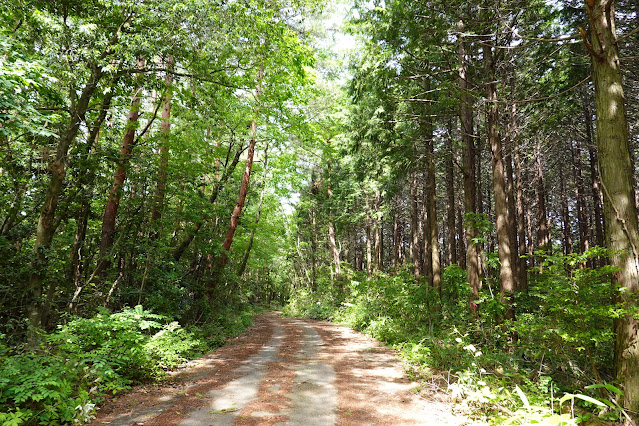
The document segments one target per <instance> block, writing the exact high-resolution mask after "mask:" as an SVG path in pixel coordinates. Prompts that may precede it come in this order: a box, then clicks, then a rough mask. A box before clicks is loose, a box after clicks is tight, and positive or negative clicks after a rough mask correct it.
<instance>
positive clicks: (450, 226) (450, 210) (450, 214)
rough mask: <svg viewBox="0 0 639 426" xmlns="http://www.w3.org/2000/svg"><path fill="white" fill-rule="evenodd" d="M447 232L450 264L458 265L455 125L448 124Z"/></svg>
mask: <svg viewBox="0 0 639 426" xmlns="http://www.w3.org/2000/svg"><path fill="white" fill-rule="evenodd" d="M446 200H447V202H446V231H447V233H448V264H449V265H453V264H457V241H456V239H455V237H456V234H457V230H456V227H455V214H456V208H455V207H456V204H455V169H454V168H453V124H452V123H451V122H450V121H449V122H448V134H447V136H446Z"/></svg>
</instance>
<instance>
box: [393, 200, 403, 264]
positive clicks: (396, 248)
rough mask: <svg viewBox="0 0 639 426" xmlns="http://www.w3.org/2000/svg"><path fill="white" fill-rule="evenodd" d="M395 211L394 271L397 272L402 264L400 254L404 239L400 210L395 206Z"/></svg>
mask: <svg viewBox="0 0 639 426" xmlns="http://www.w3.org/2000/svg"><path fill="white" fill-rule="evenodd" d="M393 210H394V212H393V269H395V270H396V269H397V267H398V266H399V264H400V260H399V253H400V250H401V245H402V237H401V234H400V225H399V211H398V210H399V209H398V207H397V206H396V205H394V206H393Z"/></svg>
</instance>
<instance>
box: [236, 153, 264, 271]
mask: <svg viewBox="0 0 639 426" xmlns="http://www.w3.org/2000/svg"><path fill="white" fill-rule="evenodd" d="M267 170H268V146H267V147H266V149H265V150H264V176H265V177H264V184H263V186H262V190H261V191H260V201H259V203H258V204H257V213H255V224H254V225H255V226H254V228H253V229H251V236H250V237H249V243H248V247H246V251H245V252H244V257H243V258H242V262H241V263H240V267H239V268H237V276H238V277H242V275H244V271H245V270H246V265H247V264H248V259H249V256H250V255H251V249H252V248H253V240H254V239H255V229H256V228H257V225H258V224H259V223H260V216H261V215H262V203H263V202H264V192H265V190H266V171H267Z"/></svg>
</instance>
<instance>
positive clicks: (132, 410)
mask: <svg viewBox="0 0 639 426" xmlns="http://www.w3.org/2000/svg"><path fill="white" fill-rule="evenodd" d="M416 386H417V384H416V383H412V382H410V381H409V380H408V379H406V378H405V377H404V374H403V371H402V365H401V362H400V361H399V360H398V359H397V358H396V357H395V356H394V354H393V351H392V350H390V349H388V348H385V347H383V346H381V345H380V344H379V343H377V342H376V341H375V340H373V339H370V338H368V337H366V336H364V335H362V334H361V333H357V332H355V331H353V330H351V329H349V328H346V327H341V326H337V325H334V324H330V323H326V322H319V321H310V320H299V319H292V318H282V317H280V316H279V315H278V314H276V313H268V314H264V315H259V316H258V317H256V320H255V325H254V326H253V327H251V328H250V329H249V330H248V331H247V332H246V333H244V334H243V335H241V336H239V337H237V338H235V339H233V340H232V341H231V342H230V343H229V344H227V345H226V346H224V347H222V348H219V349H218V350H216V351H214V352H211V353H209V354H208V355H206V356H204V357H203V358H200V359H198V360H195V361H193V362H191V363H190V364H189V366H188V367H186V368H184V369H182V370H181V371H180V372H179V373H176V374H175V375H174V376H173V378H172V380H171V381H170V383H169V384H164V385H160V386H154V387H144V388H136V389H135V390H133V391H132V392H130V393H128V394H126V395H124V396H122V397H120V398H118V399H117V400H115V401H113V402H112V403H110V404H109V405H107V406H105V407H103V408H101V409H100V410H99V411H98V418H97V419H95V420H94V421H93V423H92V424H111V425H138V424H144V425H162V426H165V425H193V426H195V425H304V426H306V425H385V426H386V425H404V424H420V425H459V424H463V419H460V418H456V417H454V416H453V415H452V414H450V407H449V406H448V405H446V404H445V403H443V402H440V401H429V400H427V399H425V398H422V397H420V396H419V395H415V394H414V392H411V390H413V389H414V388H415V387H416Z"/></svg>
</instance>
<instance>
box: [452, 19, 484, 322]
mask: <svg viewBox="0 0 639 426" xmlns="http://www.w3.org/2000/svg"><path fill="white" fill-rule="evenodd" d="M457 30H458V32H459V33H460V34H461V33H463V31H464V23H463V22H462V21H460V22H459V23H458V24H457ZM458 56H459V69H458V75H459V76H458V77H459V89H460V93H461V95H460V110H459V117H460V122H461V135H462V144H463V158H462V163H463V174H464V209H465V211H466V218H465V223H466V274H467V279H468V283H469V284H470V301H469V306H470V309H471V311H472V312H473V313H475V312H476V300H478V299H479V256H478V250H477V244H476V243H475V238H476V235H477V234H476V230H475V224H474V223H473V221H472V215H476V214H477V213H478V212H477V205H476V200H477V189H476V186H475V184H476V181H475V177H476V175H475V142H474V140H473V110H472V104H471V98H470V96H469V94H468V87H469V85H468V80H467V63H466V50H465V45H464V40H463V39H462V38H461V36H460V39H459V46H458Z"/></svg>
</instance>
